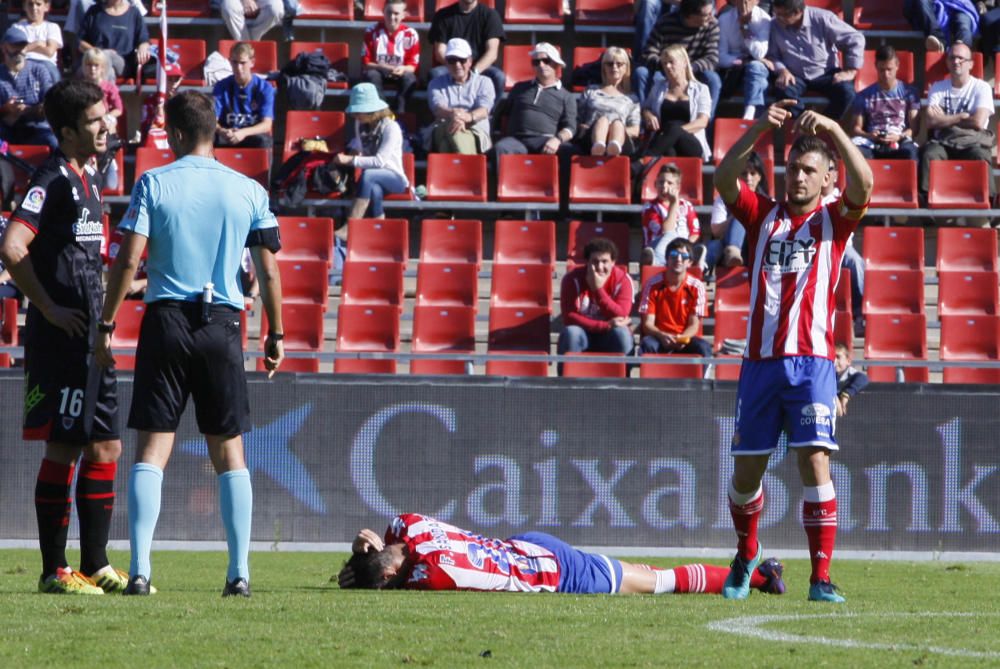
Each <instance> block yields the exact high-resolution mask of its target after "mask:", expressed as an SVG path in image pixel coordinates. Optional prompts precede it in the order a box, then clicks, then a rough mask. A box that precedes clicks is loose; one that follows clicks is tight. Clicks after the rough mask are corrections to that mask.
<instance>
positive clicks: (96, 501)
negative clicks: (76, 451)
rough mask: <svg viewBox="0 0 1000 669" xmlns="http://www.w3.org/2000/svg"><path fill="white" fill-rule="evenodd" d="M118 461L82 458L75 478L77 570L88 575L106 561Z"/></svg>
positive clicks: (105, 564) (106, 562)
mask: <svg viewBox="0 0 1000 669" xmlns="http://www.w3.org/2000/svg"><path fill="white" fill-rule="evenodd" d="M117 471H118V463H117V462H91V461H90V460H82V461H81V463H80V475H79V476H78V477H77V481H76V511H77V515H79V517H80V571H82V572H83V573H84V574H87V575H88V576H89V575H91V574H93V573H94V572H96V571H97V570H98V569H101V568H102V567H105V566H107V564H108V552H107V551H108V536H109V535H110V533H111V514H112V512H113V511H114V508H115V474H116V472H117Z"/></svg>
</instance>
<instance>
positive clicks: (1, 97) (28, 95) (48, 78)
mask: <svg viewBox="0 0 1000 669" xmlns="http://www.w3.org/2000/svg"><path fill="white" fill-rule="evenodd" d="M27 45H28V34H27V33H26V32H24V28H22V27H21V26H19V25H16V24H15V25H12V26H10V27H9V28H7V32H5V33H4V35H3V65H0V102H2V103H3V104H2V106H0V139H2V140H4V141H6V142H7V143H8V144H45V145H48V146H50V147H51V148H53V149H57V148H59V143H58V141H57V140H56V136H55V133H53V132H52V128H51V126H49V123H48V121H46V120H45V110H44V108H43V102H44V100H45V93H47V92H48V90H49V89H50V88H52V86H53V84H55V83H56V80H55V78H54V77H53V76H52V70H51V69H49V68H48V67H46V66H45V65H42V64H41V63H37V62H34V61H31V60H28V59H27V58H26V57H25V55H24V48H25V47H26V46H27Z"/></svg>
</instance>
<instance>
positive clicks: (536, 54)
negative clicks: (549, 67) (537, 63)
mask: <svg viewBox="0 0 1000 669" xmlns="http://www.w3.org/2000/svg"><path fill="white" fill-rule="evenodd" d="M528 56H529V57H530V58H540V57H541V56H545V57H546V58H548V59H549V60H551V61H552V62H553V63H555V64H556V65H558V66H559V67H566V63H564V62H563V59H562V56H560V55H559V50H558V49H556V48H555V47H554V46H552V45H551V44H549V43H548V42H539V43H538V44H536V45H535V48H534V49H532V50H531V51H530V52H529V53H528Z"/></svg>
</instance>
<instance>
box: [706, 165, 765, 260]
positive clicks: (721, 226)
mask: <svg viewBox="0 0 1000 669" xmlns="http://www.w3.org/2000/svg"><path fill="white" fill-rule="evenodd" d="M740 178H741V179H742V180H743V183H745V184H746V185H747V188H749V189H750V191H751V192H757V193H760V194H761V195H768V194H769V193H768V184H767V174H766V172H765V170H764V161H763V160H761V158H760V154H758V153H757V152H756V151H754V152H752V153H751V154H750V156H749V157H748V158H747V164H746V166H744V168H743V173H742V174H740ZM711 226H712V237H713V238H714V239H712V241H711V242H709V244H708V247H709V253H708V255H709V256H710V257H713V258H718V264H719V265H721V266H723V267H740V266H742V265H743V258H744V256H745V255H746V251H747V249H746V238H747V231H746V228H744V227H743V223H741V222H740V220H739V219H738V218H736V217H735V216H733V215H732V214H730V213H729V208H728V207H726V203H725V201H724V200H723V199H722V196H721V195H717V196H716V197H715V201H714V202H712V218H711Z"/></svg>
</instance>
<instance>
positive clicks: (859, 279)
mask: <svg viewBox="0 0 1000 669" xmlns="http://www.w3.org/2000/svg"><path fill="white" fill-rule="evenodd" d="M826 174H827V176H826V180H825V181H824V182H823V185H822V187H821V189H820V195H821V196H822V199H821V200H820V204H833V203H834V202H837V201H838V200H840V196H841V193H840V187H839V186H838V185H837V182H838V180H839V179H840V169H839V168H838V167H837V163H836V161H834V160H831V161H830V164H829V165H828V166H827V170H826ZM840 266H841V268H842V269H844V270H847V276H846V277H845V275H844V272H841V274H840V279H841V281H845V280H847V279H848V278H849V279H850V281H851V311H852V312H853V314H854V332H855V334H857V335H858V336H864V330H865V318H864V314H863V313H862V309H863V307H864V302H863V300H864V295H865V260H864V258H862V257H861V254H860V253H858V250H857V249H856V248H854V233H853V232H852V233H851V235H850V236H849V237H848V238H847V244H846V245H844V255H843V256H841V259H840Z"/></svg>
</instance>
